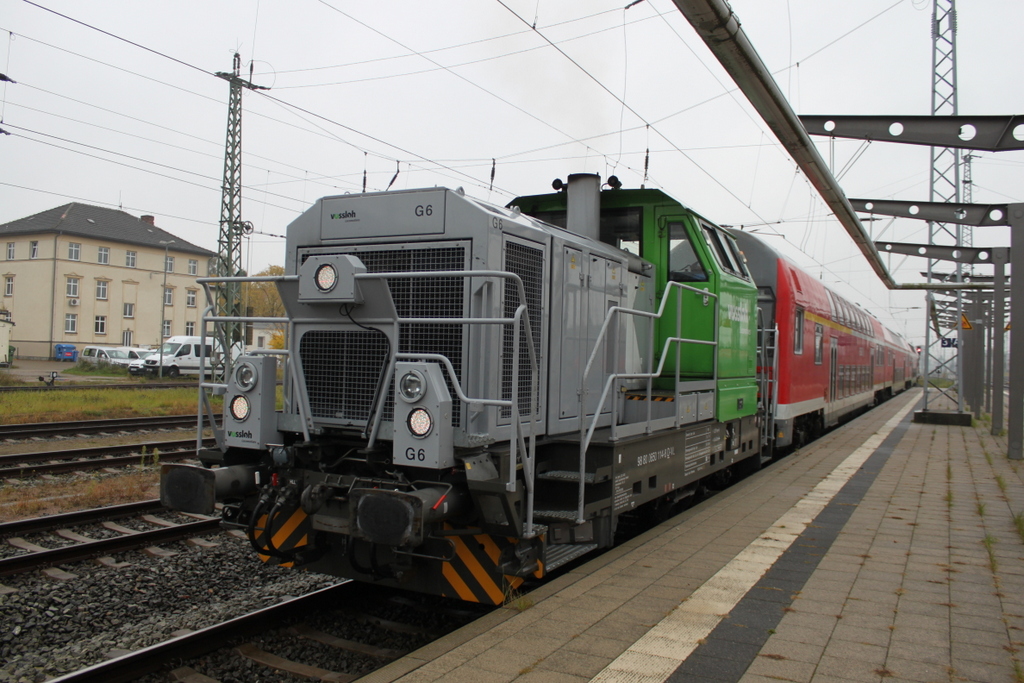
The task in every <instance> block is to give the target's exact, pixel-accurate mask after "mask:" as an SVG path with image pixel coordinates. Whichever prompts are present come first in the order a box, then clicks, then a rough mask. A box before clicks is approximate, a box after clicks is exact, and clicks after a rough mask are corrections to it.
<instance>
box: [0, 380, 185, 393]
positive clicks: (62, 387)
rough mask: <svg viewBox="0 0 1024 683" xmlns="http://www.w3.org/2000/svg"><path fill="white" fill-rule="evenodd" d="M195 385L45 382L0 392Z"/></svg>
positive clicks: (3, 388)
mask: <svg viewBox="0 0 1024 683" xmlns="http://www.w3.org/2000/svg"><path fill="white" fill-rule="evenodd" d="M182 387H184V388H192V389H194V388H195V387H196V383H195V382H194V381H192V382H165V383H156V382H153V383H146V382H115V383H112V384H86V383H83V384H55V385H53V386H49V385H47V384H38V385H34V384H28V385H24V386H22V385H15V386H9V387H0V393H17V392H19V391H74V390H75V389H181V388H182Z"/></svg>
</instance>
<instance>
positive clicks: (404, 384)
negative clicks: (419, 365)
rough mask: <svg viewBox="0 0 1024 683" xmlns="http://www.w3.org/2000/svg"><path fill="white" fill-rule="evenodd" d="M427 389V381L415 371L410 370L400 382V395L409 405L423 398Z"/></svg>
mask: <svg viewBox="0 0 1024 683" xmlns="http://www.w3.org/2000/svg"><path fill="white" fill-rule="evenodd" d="M426 387H427V381H426V380H425V379H424V378H423V375H421V374H420V373H419V372H417V371H415V370H410V371H409V372H407V373H405V374H404V375H402V378H401V379H400V380H398V393H399V394H400V395H401V396H402V398H403V399H404V400H406V401H408V402H409V403H415V402H416V401H418V400H420V399H421V398H423V392H424V391H425V390H426Z"/></svg>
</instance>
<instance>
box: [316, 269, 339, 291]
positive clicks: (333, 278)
mask: <svg viewBox="0 0 1024 683" xmlns="http://www.w3.org/2000/svg"><path fill="white" fill-rule="evenodd" d="M313 282H314V283H315V284H316V288H317V289H319V290H320V291H321V292H329V291H331V290H332V289H334V285H336V284H338V271H337V270H336V269H335V267H334V266H332V265H331V264H330V263H325V264H323V265H322V266H320V267H319V268H317V269H316V273H315V274H314V276H313Z"/></svg>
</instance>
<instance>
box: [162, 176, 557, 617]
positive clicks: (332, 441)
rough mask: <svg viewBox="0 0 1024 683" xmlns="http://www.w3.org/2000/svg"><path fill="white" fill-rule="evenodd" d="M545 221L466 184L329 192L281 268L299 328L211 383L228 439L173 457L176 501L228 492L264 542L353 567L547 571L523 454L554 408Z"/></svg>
mask: <svg viewBox="0 0 1024 683" xmlns="http://www.w3.org/2000/svg"><path fill="white" fill-rule="evenodd" d="M517 221H518V222H519V223H520V224H519V225H517ZM531 232H533V233H535V232H536V231H535V230H532V229H531V228H530V225H529V221H527V220H526V219H525V218H519V217H518V216H517V214H516V213H515V212H512V211H509V210H504V209H500V208H497V207H491V206H489V205H483V204H478V203H476V202H474V201H472V200H468V199H466V198H465V197H463V196H462V195H461V194H460V193H458V192H452V191H449V190H438V189H430V190H418V191H409V192H398V193H382V194H377V195H352V196H344V197H332V198H325V199H322V200H320V201H319V202H317V204H316V205H315V206H314V207H312V208H311V209H310V210H309V211H307V212H306V213H305V214H303V215H302V216H301V217H299V218H298V219H297V220H296V221H294V222H293V223H292V225H290V226H289V230H288V242H287V250H288V251H287V260H286V268H285V270H286V273H287V274H286V275H284V276H282V277H279V278H276V279H275V281H276V285H277V288H278V291H279V293H280V295H281V299H282V302H283V304H284V307H285V310H286V313H287V315H286V317H285V318H282V319H280V320H277V321H276V324H279V325H281V326H282V327H284V328H285V329H286V332H287V334H286V338H287V339H288V340H289V344H288V348H286V349H283V350H279V351H274V350H255V351H253V352H252V353H251V354H249V355H243V356H241V357H239V358H237V359H235V360H234V361H233V363H232V366H231V370H230V372H229V373H228V374H227V376H226V378H225V379H223V380H222V381H219V382H218V381H212V382H204V383H203V384H202V391H203V404H204V406H205V408H206V410H205V412H206V414H207V415H212V409H210V406H211V405H213V399H212V397H213V396H217V395H220V396H222V397H223V414H222V416H221V420H222V423H221V425H220V426H219V427H214V429H215V433H216V436H217V447H215V448H211V449H207V450H203V451H201V452H200V459H201V461H202V466H201V467H190V466H181V465H166V466H164V468H163V475H162V482H161V499H162V500H163V502H164V503H165V504H166V505H168V506H169V507H172V508H176V509H180V510H185V511H191V512H198V513H205V514H209V513H211V512H213V511H214V508H215V506H216V505H217V504H218V503H219V504H221V515H222V518H223V520H224V524H225V525H226V526H229V527H234V528H238V529H241V530H243V531H244V532H245V533H246V535H247V537H248V539H249V542H250V543H251V544H252V546H253V548H254V550H255V551H256V552H257V553H258V554H259V556H260V558H261V559H262V560H263V561H265V562H274V563H279V564H283V565H287V566H296V567H303V568H307V569H310V570H313V571H319V572H324V573H328V574H334V575H337V576H344V577H350V578H356V579H360V580H367V581H378V582H384V583H387V584H391V585H396V586H401V587H404V588H409V589H413V590H419V591H423V592H429V593H435V594H441V595H449V596H452V597H459V598H462V599H466V600H474V601H481V602H491V603H500V602H501V600H502V598H503V596H504V595H505V594H506V593H507V591H508V589H509V587H510V585H511V586H514V585H518V584H519V583H521V582H522V580H523V578H524V577H526V576H530V575H537V576H539V575H541V574H542V571H541V568H540V564H539V563H538V561H537V558H538V557H540V556H541V555H542V553H543V543H544V541H543V537H542V535H541V534H539V533H538V532H537V531H535V530H532V529H529V528H524V514H525V512H526V510H525V507H526V505H525V491H524V487H523V486H522V482H521V481H520V477H521V475H520V474H518V472H519V471H520V470H521V469H522V467H523V466H524V465H523V463H524V461H525V462H526V466H527V467H528V466H529V463H530V457H531V451H530V449H531V448H532V445H533V439H532V437H531V435H532V433H533V431H534V430H535V429H536V428H537V427H538V426H539V425H538V421H539V415H540V411H541V408H542V406H541V405H540V403H541V399H540V392H539V386H538V383H539V378H540V376H541V367H540V362H541V355H540V353H539V349H540V344H541V334H542V330H541V328H540V327H539V325H540V319H541V315H540V307H541V304H540V301H541V292H542V290H543V289H544V287H545V286H546V285H545V282H544V276H543V273H544V263H545V260H546V256H545V252H546V245H545V243H544V240H543V239H542V240H541V241H539V242H538V241H536V235H532V236H533V237H534V239H533V240H531V239H529V237H531V234H530V233H531ZM224 280H225V278H220V279H217V278H211V279H210V280H209V285H210V287H211V288H212V287H215V286H216V285H217V284H218V283H220V282H223V281H224ZM205 320H207V321H209V322H210V323H211V324H213V325H214V326H215V334H216V333H217V332H216V330H217V328H216V325H217V324H218V323H219V322H221V321H219V320H218V319H217V318H216V316H209V317H208V318H206V319H205ZM279 369H280V372H279ZM279 377H280V379H281V380H282V381H283V385H282V392H281V396H280V397H279V396H278V379H279ZM481 510H486V513H481Z"/></svg>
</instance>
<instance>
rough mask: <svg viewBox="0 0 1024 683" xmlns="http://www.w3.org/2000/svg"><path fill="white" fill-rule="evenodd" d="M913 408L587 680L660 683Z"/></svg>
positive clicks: (895, 418)
mask: <svg viewBox="0 0 1024 683" xmlns="http://www.w3.org/2000/svg"><path fill="white" fill-rule="evenodd" d="M916 404H917V401H910V402H908V403H907V405H906V406H904V407H903V408H901V409H900V411H899V412H898V413H897V414H896V415H894V416H893V417H892V419H890V420H889V421H888V422H886V423H885V425H884V426H883V427H882V428H881V429H880V430H878V432H877V433H875V434H874V435H872V436H870V437H868V439H867V440H866V441H864V443H862V444H861V445H860V446H858V447H857V449H856V450H854V451H853V453H851V454H850V455H849V456H847V458H846V459H845V460H844V461H843V462H842V463H841V464H840V465H839V466H838V467H836V468H835V469H834V470H833V471H832V472H831V473H830V474H829V475H828V476H827V477H825V478H824V479H823V480H821V482H819V483H818V485H817V486H815V487H814V488H813V489H812V490H810V491H808V492H807V493H806V494H805V495H804V496H803V497H802V498H801V499H800V500H799V501H797V503H796V505H794V506H793V507H792V508H790V510H789V511H788V512H786V513H785V514H784V515H782V516H781V517H779V518H778V519H777V520H776V521H775V523H774V524H772V525H771V526H770V527H769V528H768V530H767V531H765V533H764V534H763V535H761V537H759V538H758V539H756V540H754V541H753V542H752V543H751V544H750V545H748V546H747V547H746V548H744V549H743V550H741V551H740V552H739V554H737V555H736V557H734V558H733V559H732V560H731V561H730V562H729V563H728V564H727V565H725V566H724V567H722V568H721V569H720V570H719V571H718V573H717V574H715V575H714V576H712V577H711V578H710V579H708V580H707V581H706V582H705V583H704V584H703V585H702V586H701V587H700V588H698V589H697V590H695V591H694V592H693V593H692V594H690V597H688V598H687V599H686V600H684V601H683V602H682V603H681V604H680V605H679V606H678V607H676V608H675V609H674V610H672V612H670V613H669V615H668V616H666V617H665V618H664V619H662V620H661V622H660V623H659V624H657V625H656V626H654V627H653V628H652V629H651V630H650V631H648V632H647V633H646V634H644V636H643V637H641V638H640V640H638V641H636V642H635V643H634V644H633V645H632V647H630V648H629V649H628V650H626V651H625V652H623V653H622V654H621V655H619V657H618V658H617V659H615V661H613V662H612V663H611V664H609V665H608V666H606V667H605V668H604V669H603V670H602V671H601V672H600V673H599V674H597V676H595V677H594V678H593V679H592V680H593V681H600V682H602V683H603V682H605V681H614V682H616V683H619V682H623V683H625V682H628V683H663V682H664V681H665V680H666V679H667V678H668V677H669V676H670V675H672V672H673V671H675V670H676V669H677V668H679V665H680V664H682V663H683V662H684V661H686V658H687V657H689V656H690V654H691V653H692V652H693V651H694V650H695V649H696V648H697V645H698V644H700V641H701V640H703V639H704V638H707V637H708V635H709V634H710V633H711V631H713V630H714V628H715V627H716V626H718V624H719V622H721V621H722V619H723V618H724V617H725V616H726V615H727V614H729V612H730V611H732V609H733V608H734V607H735V606H736V604H737V603H738V602H739V601H740V600H741V599H742V598H743V596H744V595H746V594H747V592H748V591H749V590H750V589H751V588H753V587H754V584H756V583H757V582H758V581H759V580H760V579H761V577H762V576H763V575H764V573H765V572H767V571H768V570H769V569H770V568H771V566H772V565H773V564H775V561H776V560H778V559H779V557H781V556H782V553H784V552H785V551H786V549H787V548H789V546H790V545H791V544H792V543H793V541H795V540H796V538H797V537H798V536H799V535H800V534H801V533H803V531H804V530H805V529H806V528H807V525H809V524H810V523H811V522H812V521H813V520H814V518H815V517H817V516H818V513H819V512H821V511H822V510H823V509H825V506H826V505H828V504H829V502H831V500H832V498H834V497H835V495H836V494H837V493H838V492H839V490H840V489H842V488H843V486H845V485H846V482H847V481H849V479H850V477H852V476H853V475H854V473H855V472H856V471H857V470H858V469H860V467H861V465H863V464H864V462H865V461H866V460H867V459H868V458H869V457H870V456H871V454H872V453H874V452H875V450H877V449H878V447H879V446H880V445H881V444H882V442H883V441H885V438H886V437H887V436H889V434H890V433H892V430H894V429H895V428H896V426H897V425H898V424H899V423H900V422H901V421H902V420H903V418H904V417H906V415H907V413H909V412H910V411H911V410H913V409H914V406H915V405H916Z"/></svg>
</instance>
